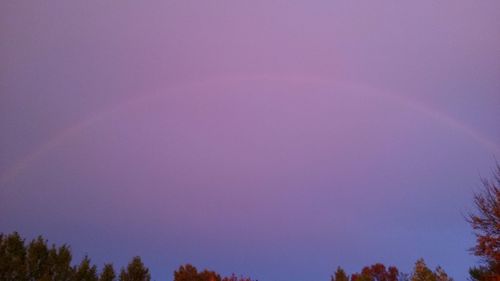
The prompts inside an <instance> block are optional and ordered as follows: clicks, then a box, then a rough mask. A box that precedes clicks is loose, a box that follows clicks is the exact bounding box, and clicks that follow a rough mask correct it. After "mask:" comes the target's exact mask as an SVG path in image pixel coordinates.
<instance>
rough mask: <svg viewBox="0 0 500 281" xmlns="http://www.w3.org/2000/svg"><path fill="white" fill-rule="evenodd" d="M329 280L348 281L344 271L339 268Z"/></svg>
mask: <svg viewBox="0 0 500 281" xmlns="http://www.w3.org/2000/svg"><path fill="white" fill-rule="evenodd" d="M330 279H331V281H349V276H347V274H346V273H345V271H344V270H343V269H342V268H341V267H340V266H339V267H337V270H336V271H335V274H334V275H332V277H331V278H330Z"/></svg>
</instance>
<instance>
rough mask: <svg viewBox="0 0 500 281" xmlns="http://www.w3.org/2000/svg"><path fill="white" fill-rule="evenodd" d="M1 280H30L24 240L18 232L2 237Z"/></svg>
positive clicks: (0, 246)
mask: <svg viewBox="0 0 500 281" xmlns="http://www.w3.org/2000/svg"><path fill="white" fill-rule="evenodd" d="M0 280H2V281H27V280H28V274H27V271H26V248H25V246H24V239H22V238H21V236H19V233H17V232H14V233H12V234H10V235H7V236H5V237H2V240H1V245H0Z"/></svg>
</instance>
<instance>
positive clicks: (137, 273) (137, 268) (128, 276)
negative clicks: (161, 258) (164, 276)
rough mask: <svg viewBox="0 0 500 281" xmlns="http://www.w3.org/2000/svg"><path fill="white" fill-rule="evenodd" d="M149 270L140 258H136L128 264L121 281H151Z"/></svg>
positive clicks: (121, 273) (123, 270)
mask: <svg viewBox="0 0 500 281" xmlns="http://www.w3.org/2000/svg"><path fill="white" fill-rule="evenodd" d="M150 280H151V275H150V274H149V269H148V268H146V267H145V266H144V264H143V263H142V261H141V258H140V257H139V256H136V257H134V258H133V259H132V261H131V262H130V263H129V264H128V266H127V268H126V269H122V270H121V272H120V281H150Z"/></svg>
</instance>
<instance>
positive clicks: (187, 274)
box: [174, 264, 199, 281]
mask: <svg viewBox="0 0 500 281" xmlns="http://www.w3.org/2000/svg"><path fill="white" fill-rule="evenodd" d="M198 280H199V278H198V269H196V267H194V266H193V265H191V264H186V265H181V266H180V267H179V269H178V270H176V271H174V281H198Z"/></svg>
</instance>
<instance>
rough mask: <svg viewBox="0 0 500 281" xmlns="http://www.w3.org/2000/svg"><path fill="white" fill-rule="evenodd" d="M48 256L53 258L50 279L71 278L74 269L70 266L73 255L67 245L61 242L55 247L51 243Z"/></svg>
mask: <svg viewBox="0 0 500 281" xmlns="http://www.w3.org/2000/svg"><path fill="white" fill-rule="evenodd" d="M49 258H50V260H53V266H52V279H51V280H52V281H66V280H71V279H72V278H73V274H74V269H73V267H72V266H71V260H72V258H73V256H72V254H71V249H70V247H69V246H67V245H66V244H63V245H62V246H60V247H59V248H56V247H55V245H52V248H51V249H50V251H49Z"/></svg>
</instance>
